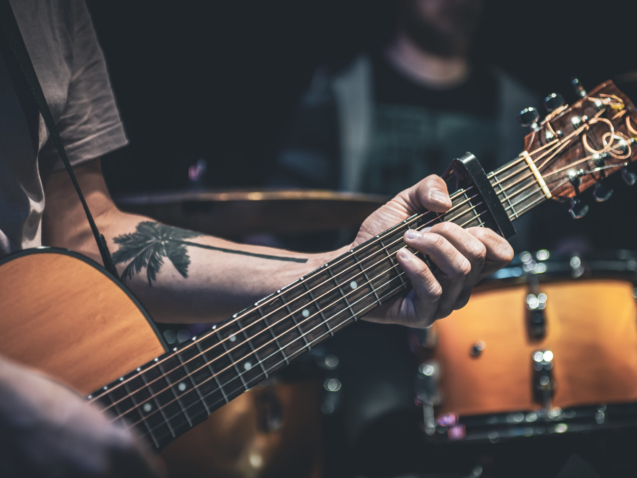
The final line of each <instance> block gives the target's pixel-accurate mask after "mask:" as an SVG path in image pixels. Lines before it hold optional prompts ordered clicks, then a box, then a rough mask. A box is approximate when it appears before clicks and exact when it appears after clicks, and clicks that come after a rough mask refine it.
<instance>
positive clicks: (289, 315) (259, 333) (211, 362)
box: [103, 203, 482, 419]
mask: <svg viewBox="0 0 637 478" xmlns="http://www.w3.org/2000/svg"><path fill="white" fill-rule="evenodd" d="M481 204H482V203H478V204H476V205H474V206H472V207H471V209H470V210H468V211H466V212H463V213H462V214H460V215H459V216H457V217H462V216H464V215H465V214H467V213H469V212H470V211H471V210H473V209H474V208H475V207H477V206H479V205H481ZM457 217H454V218H453V219H457ZM478 217H480V215H478V216H473V217H472V218H471V221H473V220H475V219H476V218H478ZM427 224H429V223H426V224H423V225H422V226H420V228H419V229H422V228H424V227H426V225H427ZM463 226H464V225H463ZM398 242H400V239H399V240H397V241H394V242H393V243H392V244H390V245H388V246H387V247H390V246H391V245H394V244H396V243H398ZM376 254H377V253H374V254H373V255H371V256H369V257H368V258H367V259H371V258H372V257H374V256H375V255H376ZM392 257H393V256H392V255H391V253H389V257H383V258H382V259H381V260H379V261H377V262H375V263H374V264H372V265H370V266H368V267H367V268H366V269H363V270H361V271H360V272H357V273H356V274H355V275H354V276H352V277H350V278H348V280H351V279H355V278H357V277H359V276H360V275H364V274H365V272H367V271H368V270H370V269H371V268H373V267H375V266H377V265H379V264H381V263H382V262H384V261H386V260H388V259H390V260H391V259H392ZM391 269H392V268H389V269H386V271H390V270H391ZM383 273H384V272H383ZM334 277H336V276H333V277H331V278H330V280H332V279H333V278H334ZM375 278H376V277H375ZM375 278H374V279H375ZM374 279H371V280H374ZM330 280H327V281H324V282H323V283H322V284H326V283H327V282H329V281H330ZM322 284H321V285H322ZM365 284H366V283H365ZM365 284H362V285H365ZM340 287H342V286H338V287H335V288H332V289H330V290H328V291H327V292H325V293H323V294H322V295H321V296H319V297H316V298H314V299H313V300H312V301H310V302H308V303H307V304H304V305H303V306H301V307H300V308H298V309H297V310H295V311H294V312H292V313H289V314H288V315H285V316H284V317H282V318H281V319H280V320H279V321H277V322H275V323H274V324H271V325H268V326H267V327H266V328H264V329H262V330H260V331H258V332H257V333H256V334H255V335H254V336H252V337H251V338H248V339H246V340H245V341H243V342H241V343H239V344H237V345H235V346H234V347H233V348H232V349H230V350H226V351H225V352H224V353H223V354H221V355H219V356H218V357H215V358H214V359H213V360H212V361H210V362H208V363H206V364H204V365H202V366H201V367H199V368H198V369H196V370H194V371H193V372H191V373H195V372H197V371H199V370H201V369H202V368H204V367H207V366H209V365H212V364H213V363H214V362H216V361H218V360H220V359H221V358H223V357H225V356H226V355H229V354H230V353H231V352H232V351H234V350H236V349H237V348H239V347H241V346H243V345H246V344H247V343H248V342H249V341H251V340H253V339H254V338H256V337H258V336H259V335H261V334H262V333H264V332H265V331H266V330H269V329H270V328H272V327H273V326H275V325H277V324H280V323H282V322H283V321H285V320H287V319H289V318H290V317H292V316H293V315H294V314H296V313H298V312H299V311H301V310H302V309H304V308H307V307H308V306H309V305H312V304H315V303H316V302H318V301H319V300H320V299H321V298H323V297H325V296H326V295H328V294H331V293H332V292H334V291H335V290H338V289H340ZM354 292H355V290H353V291H351V292H349V293H348V294H346V295H345V296H344V297H345V298H346V297H347V296H349V295H350V294H351V293H354ZM344 297H341V298H340V299H339V300H338V301H340V300H342V299H343V298H344ZM295 300H296V299H295ZM338 301H336V302H333V303H331V304H329V305H327V306H325V307H323V309H325V308H327V307H331V306H332V305H334V304H336V303H337V302H338ZM319 313H320V311H319V312H316V313H315V314H313V315H310V316H309V317H306V318H305V319H304V320H303V321H301V322H299V323H298V324H297V325H295V327H296V326H298V325H301V324H303V323H305V322H307V321H308V320H310V319H312V318H313V317H315V316H316V315H317V314H319ZM262 319H263V317H261V318H260V319H259V320H257V321H255V322H253V323H252V324H250V325H249V326H246V327H244V328H243V329H242V330H246V329H248V328H250V327H251V326H253V325H255V324H256V323H258V322H261V321H262ZM266 324H267V322H266ZM293 329H294V327H292V328H290V329H289V330H286V331H285V332H283V333H281V334H279V335H278V337H281V336H283V335H285V334H287V333H289V332H290V331H292V330H293ZM242 330H239V331H237V332H236V333H235V334H233V335H237V334H238V333H240V332H241V331H242ZM226 339H227V338H226ZM226 339H224V340H226ZM275 340H276V337H275V338H272V339H271V340H270V341H269V342H267V343H265V344H263V345H261V347H259V348H258V349H256V350H253V351H252V352H251V353H254V352H256V351H258V350H260V349H261V348H263V347H265V346H266V345H269V344H270V343H272V342H273V341H275ZM219 343H221V342H219ZM219 343H217V344H215V345H214V346H212V347H209V348H208V349H206V350H204V351H201V352H199V353H198V354H197V355H195V356H193V357H191V358H190V359H188V360H187V361H185V362H182V363H180V365H178V366H177V367H175V368H174V369H172V370H171V371H169V372H162V374H163V375H160V376H159V377H157V378H155V379H153V381H152V382H147V383H145V384H144V385H143V387H142V388H140V389H138V390H136V391H134V392H130V393H129V394H128V395H125V396H124V397H121V398H120V399H118V401H117V402H114V403H111V404H110V405H109V406H108V407H105V408H104V409H103V410H108V409H109V408H111V407H113V406H115V405H117V404H118V403H120V402H122V401H123V400H125V399H127V398H129V397H130V396H132V395H134V394H135V393H137V392H139V391H140V390H143V389H146V387H147V385H150V384H151V383H154V382H156V381H157V380H160V379H161V378H164V377H165V376H166V375H168V374H170V373H172V372H174V371H175V370H177V369H180V368H183V366H184V365H186V364H187V363H188V362H191V361H193V360H194V359H196V358H199V357H201V356H203V355H204V354H205V353H207V352H208V351H210V350H212V349H213V348H215V347H216V346H217V345H219ZM283 348H284V347H283ZM230 366H232V365H230ZM230 366H228V367H230ZM228 367H226V368H225V369H223V370H220V371H218V372H216V373H217V374H219V373H222V372H224V371H226V370H227V368H228ZM169 389H170V387H167V388H164V389H163V390H160V391H159V392H156V393H155V394H154V395H152V396H150V397H148V398H147V399H146V400H145V401H144V402H140V403H137V404H135V405H136V406H139V405H143V404H144V403H146V401H148V400H150V399H152V398H154V397H155V396H157V395H158V394H160V393H163V392H165V391H166V390H169ZM132 409H133V408H131V409H129V410H127V411H126V412H124V414H126V413H128V412H130V411H131V410H132ZM120 417H121V415H119V416H117V417H116V418H115V419H117V418H120Z"/></svg>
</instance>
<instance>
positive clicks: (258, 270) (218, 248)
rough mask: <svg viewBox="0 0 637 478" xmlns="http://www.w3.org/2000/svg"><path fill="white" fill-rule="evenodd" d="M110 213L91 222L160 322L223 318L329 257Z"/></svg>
mask: <svg viewBox="0 0 637 478" xmlns="http://www.w3.org/2000/svg"><path fill="white" fill-rule="evenodd" d="M113 214H114V215H116V216H117V217H116V218H110V219H109V218H100V221H99V224H98V225H99V226H100V229H101V231H102V233H103V234H104V235H105V236H106V237H107V240H108V245H109V248H110V250H111V252H112V254H113V259H114V261H115V262H116V266H117V268H118V271H119V272H120V275H121V277H122V278H123V280H124V283H125V284H126V285H127V286H128V287H129V288H130V289H131V290H132V291H133V293H134V294H135V295H136V296H137V297H138V298H139V300H140V301H141V302H142V303H143V304H144V305H145V306H146V308H147V309H148V310H149V312H150V314H151V316H152V317H153V318H154V319H155V320H157V321H160V322H210V321H217V320H222V319H225V318H227V317H228V316H230V315H231V314H233V313H234V312H237V311H239V310H241V309H243V308H244V307H246V306H248V305H250V304H252V303H254V302H255V301H257V300H259V299H260V298H262V297H264V296H266V295H268V294H270V293H271V292H274V291H276V290H277V289H280V288H281V287H283V286H285V285H286V284H289V283H290V282H292V281H294V280H296V279H297V278H299V277H301V276H302V275H304V274H306V273H307V272H309V271H312V270H314V269H316V268H317V267H319V266H320V265H322V264H324V263H325V262H326V261H328V260H329V258H330V257H332V255H329V254H298V253H292V252H289V251H284V250H279V249H272V248H268V247H260V246H250V245H244V244H237V243H233V242H230V241H226V240H223V239H219V238H215V237H211V236H205V235H200V234H196V233H191V232H190V231H184V230H183V229H178V228H173V227H169V226H166V225H163V224H159V223H157V222H154V221H151V220H149V219H147V218H144V217H141V216H136V215H131V214H123V213H121V212H114V213H113Z"/></svg>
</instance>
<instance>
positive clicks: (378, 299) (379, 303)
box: [354, 251, 381, 305]
mask: <svg viewBox="0 0 637 478" xmlns="http://www.w3.org/2000/svg"><path fill="white" fill-rule="evenodd" d="M367 252H368V256H369V255H371V254H370V252H369V251H367ZM354 257H355V258H356V254H354ZM356 262H358V267H360V270H361V272H362V273H363V277H365V282H367V283H369V284H372V281H371V280H370V279H369V276H368V275H367V272H366V270H365V268H364V267H363V264H362V263H361V262H360V261H359V260H358V259H356ZM372 289H373V292H374V297H375V298H376V302H378V305H381V302H380V297H378V294H377V293H376V289H374V288H373V286H372Z"/></svg>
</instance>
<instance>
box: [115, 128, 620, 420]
mask: <svg viewBox="0 0 637 478" xmlns="http://www.w3.org/2000/svg"><path fill="white" fill-rule="evenodd" d="M569 142H570V140H569ZM559 149H561V148H559ZM609 149H610V148H609ZM556 153H557V151H556ZM549 159H550V158H549ZM584 160H586V159H584ZM584 160H580V161H579V162H582V161H584ZM617 167H621V166H620V165H618V166H617ZM523 170H524V169H521V170H519V171H518V172H516V173H514V174H512V175H509V176H507V177H506V178H503V179H502V180H501V181H505V180H507V179H509V178H510V177H512V176H515V175H516V174H518V173H519V172H520V171H523ZM558 172H559V171H558ZM551 174H553V173H551ZM496 182H498V183H500V180H498V179H497V178H496ZM519 182H520V181H518V183H519ZM516 184H517V183H516ZM532 184H533V183H531V184H529V185H527V186H526V187H524V188H522V189H521V190H519V191H518V192H517V194H519V193H520V192H521V191H522V190H524V189H527V188H528V187H529V186H530V185H532ZM561 184H563V183H561ZM512 186H513V185H512ZM538 193H542V191H541V188H538V190H537V191H535V192H532V193H530V194H528V195H527V196H525V197H524V198H522V199H520V200H518V201H517V202H515V203H514V204H511V205H510V208H509V207H507V208H506V209H505V210H508V209H512V210H514V206H515V205H518V204H520V203H521V202H524V201H525V200H526V199H528V198H529V197H531V196H533V195H534V194H538ZM542 200H544V197H543V195H541V196H540V197H539V198H538V199H536V200H535V201H533V202H532V203H530V204H528V205H527V206H526V207H525V208H523V209H521V210H520V211H519V212H518V213H517V214H518V215H520V214H523V213H524V212H526V210H528V209H530V208H531V207H533V206H534V205H535V204H536V203H537V202H539V201H542ZM471 209H473V208H471ZM464 214H466V213H464ZM464 214H462V215H464ZM482 214H483V213H481V214H480V215H478V216H476V217H474V218H472V219H471V220H470V221H469V223H470V222H473V221H474V220H475V219H478V218H479V217H480V216H481V215H482ZM510 219H512V218H511V217H510ZM480 222H481V223H482V221H480ZM482 225H484V224H483V223H482ZM462 227H464V225H463V226H462ZM404 247H406V246H404ZM370 257H371V256H370ZM396 266H397V265H395V266H393V267H391V268H390V269H389V270H391V269H393V268H395V267H396ZM358 275H359V274H356V275H355V276H354V277H358ZM401 275H402V274H399V275H398V276H397V277H400V276H401ZM394 279H395V278H394ZM394 279H392V280H394ZM372 280H373V279H372ZM325 282H328V281H325ZM369 282H371V281H369ZM340 287H341V286H339V287H337V288H340ZM381 287H382V286H381ZM372 288H373V286H372ZM334 290H336V288H335V289H332V290H331V291H330V292H329V293H331V292H333V291H334ZM352 292H353V291H352ZM347 295H349V294H347ZM368 295H369V294H368ZM340 300H342V298H341V299H339V300H338V301H337V302H340ZM335 303H336V302H335ZM332 305H333V304H330V305H329V306H327V307H330V306H332ZM350 308H351V306H350ZM299 310H300V309H299ZM343 310H347V308H345V309H343ZM341 312H342V311H341ZM339 313H340V312H339ZM316 315H317V314H314V316H316ZM314 316H313V317H314ZM288 317H289V316H288ZM286 318H287V317H286ZM282 320H285V319H282ZM282 320H281V321H282ZM304 322H305V321H304ZM251 325H253V324H251ZM320 325H321V324H319V325H318V326H320ZM318 326H316V327H318ZM316 327H314V328H316ZM291 330H292V329H290V330H288V331H286V332H284V333H283V334H280V336H282V335H285V334H286V333H288V332H290V331H291ZM312 330H314V329H312ZM307 333H309V331H308V332H306V334H303V336H305V335H307ZM255 336H256V335H255ZM300 338H301V337H299V338H297V339H295V340H293V341H291V342H290V343H288V344H286V345H285V346H284V347H282V348H280V350H279V351H277V352H275V353H281V352H282V350H284V349H285V348H287V347H288V346H289V345H290V344H291V343H293V342H295V341H296V340H299V339H300ZM248 340H251V339H248ZM271 342H272V341H269V342H268V344H269V343H271ZM243 343H245V342H243ZM265 345H267V344H264V345H263V346H265ZM263 346H262V347H263ZM235 348H236V347H235ZM303 348H305V347H303ZM254 352H256V351H253V352H251V353H250V354H248V356H249V355H252V353H254ZM284 356H285V354H284ZM256 357H257V358H258V356H256ZM268 358H270V357H266V358H265V359H262V360H261V361H259V363H258V364H261V363H262V362H263V360H267V359H268ZM258 364H257V365H258ZM228 368H229V367H226V369H224V370H222V371H221V372H218V373H217V375H218V374H220V373H222V372H223V371H225V370H227V369H228ZM189 375H191V374H189ZM189 375H186V377H188V376H189ZM242 375H244V373H240V374H239V375H238V376H237V377H234V378H233V379H231V381H232V380H236V379H237V378H239V377H240V376H242ZM266 376H267V374H266ZM186 377H184V378H186ZM207 380H209V379H207ZM202 383H203V382H202ZM227 383H229V382H227ZM227 383H226V384H224V386H225V385H227ZM166 390H167V389H166ZM159 393H162V392H159ZM151 398H152V397H151ZM176 400H178V399H176ZM173 401H174V400H173ZM169 403H172V401H171V402H169ZM130 411H132V409H131V410H129V411H127V412H126V413H128V412H130Z"/></svg>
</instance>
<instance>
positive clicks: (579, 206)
mask: <svg viewBox="0 0 637 478" xmlns="http://www.w3.org/2000/svg"><path fill="white" fill-rule="evenodd" d="M588 209H589V207H588V204H584V203H583V202H582V201H580V200H579V199H571V209H569V212H570V213H571V216H572V217H573V219H581V218H583V217H584V216H586V214H587V213H588Z"/></svg>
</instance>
